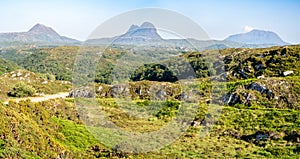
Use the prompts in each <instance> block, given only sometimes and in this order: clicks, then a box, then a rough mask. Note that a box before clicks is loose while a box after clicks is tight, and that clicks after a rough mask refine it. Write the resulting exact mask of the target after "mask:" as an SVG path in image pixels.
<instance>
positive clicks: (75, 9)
mask: <svg viewBox="0 0 300 159" xmlns="http://www.w3.org/2000/svg"><path fill="white" fill-rule="evenodd" d="M149 7H155V8H162V9H169V10H173V11H176V12H179V13H181V14H183V15H185V16H187V17H190V18H191V19H192V20H194V21H195V22H197V23H198V24H199V25H200V26H201V27H202V28H203V29H204V30H205V31H206V32H207V33H208V35H209V36H210V37H211V38H212V39H218V40H221V39H224V38H226V37H227V36H228V35H231V34H235V33H242V32H246V31H249V30H251V29H253V28H255V29H263V30H269V31H274V32H276V33H278V34H279V35H280V37H282V39H283V40H285V41H287V42H290V43H300V31H299V29H300V20H299V19H300V18H299V17H300V9H299V8H300V1H297V0H251V1H250V0H249V1H246V0H112V1H108V0H106V1H104V0H51V1H41V0H2V1H1V2H0V12H1V14H0V18H1V19H2V22H1V23H2V24H1V25H0V32H15V31H27V30H29V29H30V28H31V27H32V26H33V25H34V24H36V23H41V24H44V25H47V26H51V27H52V28H54V29H55V30H56V31H57V32H58V33H59V34H61V35H65V36H69V37H72V38H76V39H79V40H85V39H86V38H87V37H88V35H89V34H90V33H91V32H92V31H93V30H94V29H95V28H96V27H97V26H98V25H100V24H101V23H103V22H104V21H105V20H107V19H109V18H111V17H114V16H116V15H119V14H121V13H124V12H126V11H130V10H133V9H140V8H149Z"/></svg>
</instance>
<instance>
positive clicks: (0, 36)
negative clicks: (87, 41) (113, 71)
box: [0, 24, 79, 44]
mask: <svg viewBox="0 0 300 159" xmlns="http://www.w3.org/2000/svg"><path fill="white" fill-rule="evenodd" d="M0 42H2V43H13V42H19V43H53V44H72V43H79V41H78V40H75V39H71V38H68V37H64V36H60V35H59V34H58V33H57V32H56V31H54V30H53V29H52V28H50V27H47V26H45V25H42V24H36V25H35V26H33V27H32V28H31V29H30V30H29V31H27V32H15V33H0Z"/></svg>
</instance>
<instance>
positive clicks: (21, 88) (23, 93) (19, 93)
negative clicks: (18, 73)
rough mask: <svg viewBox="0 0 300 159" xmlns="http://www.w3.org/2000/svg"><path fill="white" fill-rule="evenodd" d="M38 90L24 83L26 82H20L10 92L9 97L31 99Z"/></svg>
mask: <svg viewBox="0 0 300 159" xmlns="http://www.w3.org/2000/svg"><path fill="white" fill-rule="evenodd" d="M35 92H36V90H35V89H34V88H33V87H32V86H30V85H28V84H26V83H24V82H19V83H17V84H16V85H14V86H13V87H12V89H11V91H9V92H8V96H10V97H30V96H33V95H34V94H35Z"/></svg>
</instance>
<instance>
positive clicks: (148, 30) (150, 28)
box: [120, 22, 162, 40]
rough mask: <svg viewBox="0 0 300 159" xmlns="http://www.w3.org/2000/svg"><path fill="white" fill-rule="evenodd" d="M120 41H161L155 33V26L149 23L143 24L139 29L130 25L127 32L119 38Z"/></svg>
mask: <svg viewBox="0 0 300 159" xmlns="http://www.w3.org/2000/svg"><path fill="white" fill-rule="evenodd" d="M120 38H122V39H126V38H129V39H133V40H137V39H143V40H162V38H161V37H160V35H159V34H158V33H157V30H156V28H155V26H154V25H153V24H152V23H150V22H144V23H143V24H142V25H141V26H140V27H139V26H137V25H131V27H130V28H129V30H128V31H127V32H126V33H125V34H123V35H121V36H120Z"/></svg>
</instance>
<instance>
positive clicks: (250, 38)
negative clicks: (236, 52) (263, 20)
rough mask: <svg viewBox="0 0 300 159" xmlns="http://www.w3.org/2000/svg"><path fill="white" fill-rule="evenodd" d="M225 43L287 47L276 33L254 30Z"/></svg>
mask: <svg viewBox="0 0 300 159" xmlns="http://www.w3.org/2000/svg"><path fill="white" fill-rule="evenodd" d="M225 41H233V42H238V43H244V44H254V45H259V44H270V45H287V44H288V43H286V42H284V41H283V40H282V39H281V38H280V37H279V36H278V35H277V34H276V33H274V32H271V31H264V30H257V29H254V30H252V31H250V32H247V33H242V34H235V35H231V36H229V37H228V38H226V39H225Z"/></svg>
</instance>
